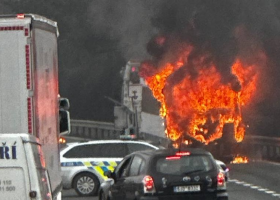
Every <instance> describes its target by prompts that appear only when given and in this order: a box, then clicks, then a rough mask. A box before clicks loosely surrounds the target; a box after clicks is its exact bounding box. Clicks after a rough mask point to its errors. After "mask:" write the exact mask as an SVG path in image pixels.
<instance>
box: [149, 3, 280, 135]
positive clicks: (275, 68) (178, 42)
mask: <svg viewBox="0 0 280 200" xmlns="http://www.w3.org/2000/svg"><path fill="white" fill-rule="evenodd" d="M279 8H280V2H279V1H277V0H269V1H263V0H256V1H250V0H215V1H204V0H196V1H191V0H177V1H174V2H172V3H171V2H170V1H161V4H160V5H159V8H158V9H157V12H156V13H155V15H154V16H153V18H152V24H153V25H154V26H155V27H156V28H157V30H158V32H159V33H158V35H156V36H154V37H153V38H151V40H150V41H149V42H148V44H147V52H149V54H150V55H151V56H152V59H151V60H152V61H150V63H155V64H154V67H155V68H158V67H159V66H160V65H162V63H166V62H171V63H172V62H174V61H176V60H177V58H178V57H177V56H178V55H180V51H181V50H183V49H184V48H183V46H185V45H186V44H190V45H191V46H193V47H194V49H193V50H192V51H191V54H190V55H189V56H188V59H189V61H188V63H187V65H188V66H183V67H182V68H181V69H180V70H178V71H176V72H175V73H174V74H173V75H172V76H171V77H169V80H168V85H167V88H166V90H170V88H172V87H173V85H176V84H177V83H179V82H180V81H181V80H182V79H183V78H184V77H186V76H187V75H191V77H192V78H193V79H195V78H196V76H197V71H196V66H195V61H196V60H197V59H198V58H201V57H202V56H203V57H205V59H204V60H203V62H204V63H203V64H204V65H203V66H206V67H207V66H210V64H211V63H214V64H215V66H216V67H217V69H218V71H219V72H220V73H221V74H222V78H223V82H224V83H229V84H231V87H232V89H233V90H235V91H240V90H241V84H240V83H239V82H238V81H237V78H236V77H235V76H234V75H233V74H232V72H231V66H232V64H233V63H234V61H235V60H236V58H237V57H238V58H241V59H242V62H245V63H246V64H248V65H250V64H254V63H255V64H256V63H257V64H259V66H261V67H260V68H259V69H258V72H259V73H260V74H262V76H261V77H262V80H260V83H261V85H260V86H259V87H258V88H257V92H258V93H257V95H256V96H257V97H256V98H255V99H254V102H253V103H252V105H250V106H249V108H247V109H244V110H243V112H244V115H243V116H244V120H245V123H246V124H248V125H249V126H250V128H248V130H247V132H249V133H251V134H261V135H278V136H279V135H280V127H279V126H278V125H277V123H274V122H275V121H277V120H280V116H279V114H280V105H279V103H278V99H279V98H280V90H279V87H278V85H279V82H280V79H279V77H278V76H279V75H280V74H279V72H280V70H279V61H280V60H279V55H280V47H279V43H280V29H279V28H280V18H279V17H280V16H279ZM160 37H165V39H166V40H165V42H164V44H162V43H160V44H159V43H158V42H157V41H158V38H160ZM259 52H262V55H260V53H259ZM262 56H264V57H266V58H267V62H266V63H260V62H261V60H262V59H261V57H262ZM146 62H147V61H146ZM167 101H172V100H168V99H167ZM249 126H248V127H249Z"/></svg>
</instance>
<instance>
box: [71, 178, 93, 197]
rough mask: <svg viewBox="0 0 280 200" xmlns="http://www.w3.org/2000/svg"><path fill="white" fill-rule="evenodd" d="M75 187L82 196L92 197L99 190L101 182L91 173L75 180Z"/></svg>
mask: <svg viewBox="0 0 280 200" xmlns="http://www.w3.org/2000/svg"><path fill="white" fill-rule="evenodd" d="M73 187H74V189H75V191H76V192H77V193H78V195H80V196H92V195H94V194H96V192H97V190H98V187H99V181H98V179H97V178H96V177H95V176H94V175H92V174H90V173H82V174H79V175H77V176H76V177H75V178H74V181H73Z"/></svg>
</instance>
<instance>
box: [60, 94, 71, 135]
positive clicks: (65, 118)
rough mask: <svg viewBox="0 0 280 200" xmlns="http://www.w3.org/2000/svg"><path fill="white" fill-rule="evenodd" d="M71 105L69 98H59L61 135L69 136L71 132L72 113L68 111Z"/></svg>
mask: <svg viewBox="0 0 280 200" xmlns="http://www.w3.org/2000/svg"><path fill="white" fill-rule="evenodd" d="M69 108H70V103H69V100H68V99H67V98H59V130H60V135H64V134H69V133H70V131H71V125H70V113H69V111H68V109H69Z"/></svg>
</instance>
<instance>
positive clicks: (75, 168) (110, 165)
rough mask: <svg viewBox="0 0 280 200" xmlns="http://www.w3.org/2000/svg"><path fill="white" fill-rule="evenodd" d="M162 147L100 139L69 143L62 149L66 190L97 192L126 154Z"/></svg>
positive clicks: (82, 193)
mask: <svg viewBox="0 0 280 200" xmlns="http://www.w3.org/2000/svg"><path fill="white" fill-rule="evenodd" d="M152 149H159V148H158V147H157V146H154V145H152V144H150V143H148V142H144V141H130V140H98V141H89V142H82V143H68V144H67V146H66V147H65V148H64V149H62V150H61V152H60V162H61V175H62V183H63V188H64V189H72V188H74V189H75V191H76V192H77V194H78V195H80V196H92V195H95V194H97V191H98V189H99V186H100V184H101V183H102V182H104V181H105V180H106V179H107V177H106V176H104V172H105V171H108V170H110V171H113V170H114V168H115V167H116V166H117V164H118V163H119V162H120V161H121V160H122V158H123V157H125V156H126V155H128V154H130V153H132V152H135V151H140V150H152Z"/></svg>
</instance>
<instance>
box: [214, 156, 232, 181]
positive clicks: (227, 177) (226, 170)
mask: <svg viewBox="0 0 280 200" xmlns="http://www.w3.org/2000/svg"><path fill="white" fill-rule="evenodd" d="M216 163H217V164H218V165H219V166H220V167H221V168H222V170H223V172H224V174H225V179H226V181H228V179H229V168H228V167H227V166H226V164H225V163H224V162H223V161H221V160H216Z"/></svg>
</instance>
